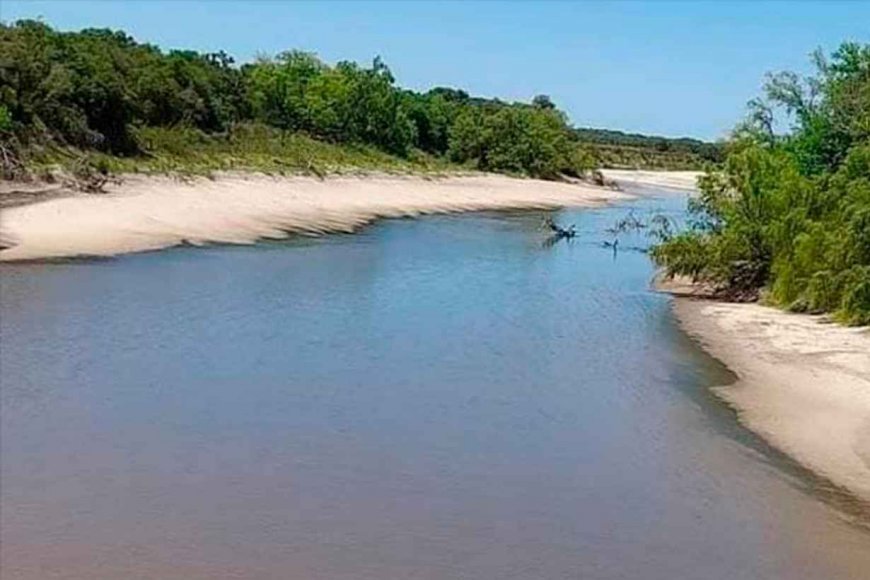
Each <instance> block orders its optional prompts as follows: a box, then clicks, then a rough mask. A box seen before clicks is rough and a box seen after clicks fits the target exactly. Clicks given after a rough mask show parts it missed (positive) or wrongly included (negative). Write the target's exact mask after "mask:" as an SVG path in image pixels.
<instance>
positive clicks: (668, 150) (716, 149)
mask: <svg viewBox="0 0 870 580" xmlns="http://www.w3.org/2000/svg"><path fill="white" fill-rule="evenodd" d="M574 136H575V137H576V139H577V141H578V142H579V143H580V144H581V148H582V149H583V151H584V153H585V155H587V156H588V157H589V158H591V159H592V161H593V163H594V164H595V166H596V167H609V168H625V169H668V170H692V169H702V168H704V167H707V166H709V165H718V164H720V163H722V161H723V159H724V147H723V145H722V144H720V143H707V142H705V141H699V140H698V139H690V138H686V137H684V138H679V139H671V138H668V137H656V136H649V135H638V134H636V133H624V132H622V131H612V130H607V129H588V128H582V129H574Z"/></svg>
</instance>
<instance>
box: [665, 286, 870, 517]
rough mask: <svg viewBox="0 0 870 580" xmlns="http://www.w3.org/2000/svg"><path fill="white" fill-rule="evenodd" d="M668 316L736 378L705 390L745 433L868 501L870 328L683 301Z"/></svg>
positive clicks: (759, 309) (752, 307)
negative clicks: (730, 409) (726, 406)
mask: <svg viewBox="0 0 870 580" xmlns="http://www.w3.org/2000/svg"><path fill="white" fill-rule="evenodd" d="M674 311H675V313H676V315H677V318H678V319H679V321H680V323H681V325H682V326H683V328H684V329H685V330H686V332H688V333H689V335H691V336H692V337H693V338H695V339H696V340H697V341H698V342H699V343H700V344H701V345H702V346H703V347H704V348H705V349H706V350H707V351H708V352H709V353H710V354H712V355H713V356H714V357H716V358H717V359H719V360H720V361H722V362H723V363H724V364H725V365H727V366H728V367H729V368H730V369H731V370H732V371H734V372H735V373H736V374H737V376H738V380H737V382H736V383H734V384H732V385H728V386H719V387H716V388H715V389H714V390H715V392H716V394H717V395H719V396H720V397H721V398H722V399H724V400H725V401H727V402H728V403H729V404H730V405H732V406H733V407H734V408H735V409H736V411H737V413H738V416H739V418H740V420H741V421H742V422H743V423H744V424H745V425H746V426H747V427H749V428H750V429H752V430H753V431H755V432H756V433H758V434H760V435H761V436H762V437H763V438H764V439H766V440H767V441H768V442H769V443H771V444H772V445H774V446H775V447H777V448H779V449H781V450H782V451H784V452H785V453H787V454H788V455H790V456H791V457H792V458H794V459H795V460H797V461H798V462H800V463H801V464H803V465H805V466H807V467H809V468H810V469H812V470H813V471H815V472H816V473H818V474H820V475H822V476H824V477H825V478H827V479H828V480H830V481H831V482H832V483H833V484H835V485H837V486H839V487H841V488H843V489H846V490H848V491H849V492H851V493H852V494H854V495H855V496H857V497H858V498H859V499H860V500H861V501H862V502H866V503H867V505H870V329H867V328H848V327H843V326H839V325H837V324H834V323H831V322H829V321H827V320H826V319H825V318H823V317H819V316H809V315H805V314H792V313H788V312H783V311H781V310H777V309H774V308H770V307H766V306H761V305H758V304H730V303H722V302H717V301H713V300H705V299H697V298H691V297H685V296H684V297H680V296H678V297H677V298H676V299H675V302H674Z"/></svg>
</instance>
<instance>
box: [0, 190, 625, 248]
mask: <svg viewBox="0 0 870 580" xmlns="http://www.w3.org/2000/svg"><path fill="white" fill-rule="evenodd" d="M632 198H634V196H633V195H630V194H627V193H623V192H620V191H616V190H614V189H610V188H605V187H598V186H594V185H590V184H587V183H584V182H553V181H542V180H536V179H520V178H513V177H506V176H503V175H495V174H476V175H455V176H447V177H426V176H394V175H383V174H380V175H378V174H375V175H363V176H335V177H327V178H325V179H317V178H313V177H304V176H288V177H272V176H267V175H265V174H254V173H232V174H231V173H225V174H219V175H217V176H216V177H215V178H214V179H209V178H204V177H197V178H194V179H189V180H180V179H176V178H172V177H168V176H145V175H130V176H127V177H125V178H124V179H123V182H122V183H120V184H112V185H109V186H108V187H107V188H106V193H101V194H72V195H68V196H62V197H55V198H53V199H47V200H43V201H37V202H36V203H30V204H26V205H17V206H14V207H8V208H5V209H4V210H3V213H2V219H0V240H2V242H3V246H4V247H5V249H3V250H2V251H0V261H7V262H11V261H21V260H42V259H56V258H71V257H88V256H91V257H105V256H114V255H118V254H124V253H130V252H140V251H149V250H158V249H163V248H168V247H172V246H178V245H181V244H184V243H187V244H193V245H205V244H209V243H230V244H252V243H255V242H257V241H259V240H264V239H282V238H286V237H287V236H288V235H290V234H308V235H319V234H324V233H330V232H340V233H346V232H352V231H356V230H357V229H359V228H361V227H363V226H365V225H367V224H369V223H371V222H373V221H375V220H377V219H380V218H395V217H412V216H417V215H424V214H434V213H457V212H464V211H480V210H499V209H523V208H527V209H537V208H558V207H567V206H573V207H593V206H599V205H603V204H606V203H609V202H612V201H619V200H626V199H632Z"/></svg>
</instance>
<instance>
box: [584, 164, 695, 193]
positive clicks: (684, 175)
mask: <svg viewBox="0 0 870 580" xmlns="http://www.w3.org/2000/svg"><path fill="white" fill-rule="evenodd" d="M601 173H602V174H603V175H604V177H606V178H607V179H609V180H611V181H615V182H616V183H617V184H619V185H621V186H632V185H635V186H641V187H656V188H665V189H673V190H677V191H693V190H695V189H697V184H698V177H700V176H701V175H703V173H702V172H700V171H635V170H633V169H603V170H602V171H601Z"/></svg>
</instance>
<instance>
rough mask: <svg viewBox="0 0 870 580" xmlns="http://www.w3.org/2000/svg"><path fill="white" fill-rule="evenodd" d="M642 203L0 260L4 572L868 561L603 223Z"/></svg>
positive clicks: (573, 571) (799, 573)
mask: <svg viewBox="0 0 870 580" xmlns="http://www.w3.org/2000/svg"><path fill="white" fill-rule="evenodd" d="M629 205H630V207H633V208H634V211H635V212H637V214H638V215H646V214H647V213H648V212H650V211H653V210H658V209H660V210H663V211H667V212H670V213H671V214H673V215H678V214H679V208H681V207H682V206H683V205H684V199H683V198H681V197H679V196H669V197H662V198H660V199H651V200H650V199H647V200H643V201H638V202H632V203H631V204H629ZM629 205H623V206H617V207H610V208H602V209H597V210H576V211H575V210H563V211H559V212H544V211H522V212H498V213H485V212H484V213H475V214H466V215H453V216H432V217H426V218H423V219H417V220H388V221H384V222H380V223H378V224H376V225H374V226H372V227H370V228H367V229H365V230H364V231H362V232H360V233H358V234H355V235H334V236H326V237H322V238H317V239H313V238H299V237H297V238H292V239H290V240H288V241H283V242H273V243H263V244H259V245H256V246H250V247H247V246H220V247H208V248H177V249H172V250H168V251H162V252H155V253H146V254H138V255H129V256H123V257H119V258H116V259H110V260H79V261H68V262H59V263H48V264H18V265H8V264H7V265H3V266H2V267H0V345H2V348H0V384H2V409H0V413H2V415H0V435H2V438H0V445H2V458H0V462H2V463H0V494H2V514H0V531H2V548H0V550H2V551H0V556H2V577H3V578H4V579H8V580H13V579H27V580H30V579H47V578H52V579H67V578H69V579H73V578H74V579H88V580H96V579H117V578H125V579H138V578H142V579H145V578H160V579H176V578H178V579H181V578H184V579H186V580H190V579H199V578H203V579H204V578H209V579H211V578H246V579H249V578H254V579H260V578H263V579H266V578H268V579H273V578H274V579H287V578H292V579H305V580H308V579H324V580H326V579H328V580H343V579H354V580H369V579H370V580H390V579H412V578H413V579H420V580H429V579H433V580H434V579H451V580H452V579H469V580H484V579H509V578H516V579H546V580H550V579H568V578H571V579H575V578H584V579H607V580H609V579H634V578H638V579H640V578H643V579H644V580H658V579H661V580H665V579H667V580H672V579H676V578H686V579H689V578H691V579H695V578H703V579H705V580H716V579H722V580H735V579H743V578H745V579H768V578H769V579H774V578H776V579H778V578H788V579H791V580H800V579H820V580H821V579H826V580H827V579H838V578H842V579H859V578H866V577H867V576H866V573H867V571H868V570H870V532H868V528H867V525H866V519H864V520H862V519H861V518H860V517H859V518H858V520H857V521H856V516H855V514H849V513H847V512H844V511H843V510H841V509H840V507H839V505H840V502H839V501H838V500H837V498H836V497H833V498H832V497H831V496H830V494H825V493H822V492H821V491H820V490H819V489H818V488H819V483H818V482H815V481H814V480H813V478H812V477H810V476H809V475H808V474H806V473H804V472H803V471H802V470H801V469H799V468H797V467H796V466H794V465H792V464H790V462H789V461H788V460H786V459H785V458H783V457H781V456H780V455H779V454H777V453H776V452H774V451H772V450H770V449H769V448H767V447H766V446H765V445H764V444H763V443H762V442H760V441H759V440H757V439H756V438H755V437H753V435H752V434H751V433H749V432H748V431H746V430H745V429H743V428H741V427H740V426H739V424H738V423H737V422H736V419H735V417H734V414H733V413H732V412H731V411H730V410H729V409H728V408H727V407H725V406H724V405H723V404H722V403H720V402H719V401H718V400H717V399H716V398H714V397H713V396H712V395H710V393H709V387H710V386H712V385H717V384H723V383H727V382H729V381H731V380H732V377H731V375H730V373H729V372H728V371H727V369H725V368H723V367H722V366H721V365H720V364H719V363H717V362H716V361H715V360H713V359H711V358H710V357H708V356H707V355H706V354H705V353H704V352H703V351H701V350H700V349H699V348H698V347H697V346H696V345H695V344H694V343H692V342H691V341H690V340H689V339H688V338H687V337H686V336H685V335H684V334H683V333H682V332H681V330H680V329H679V327H678V326H677V324H676V322H675V320H674V319H673V316H672V314H671V312H670V306H669V304H670V302H669V301H670V298H669V297H667V296H664V295H661V294H657V293H655V292H651V291H650V290H649V281H650V277H651V275H652V268H651V266H650V263H649V260H648V258H647V256H646V255H645V254H643V253H642V252H639V251H635V250H633V249H632V247H631V246H633V245H641V244H643V243H644V241H643V240H641V239H635V240H631V239H625V240H623V241H622V243H621V248H622V249H621V250H620V251H619V252H618V253H617V254H614V253H613V252H612V251H611V250H610V249H608V248H604V247H602V246H601V241H602V240H605V239H608V236H607V234H605V233H603V230H604V228H605V227H606V226H608V225H610V224H612V223H613V222H614V221H615V220H616V219H617V218H618V217H621V216H623V215H625V213H626V211H628V209H629ZM545 216H553V218H554V219H555V220H556V221H557V222H559V223H562V224H570V223H576V224H577V227H578V229H579V231H580V236H579V237H578V238H577V239H575V240H572V241H570V242H569V241H561V242H559V243H556V244H554V245H548V244H546V243H544V241H545V238H546V234H545V232H544V231H543V230H542V228H541V223H542V220H543V218H544V217H545ZM862 522H863V523H862Z"/></svg>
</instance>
